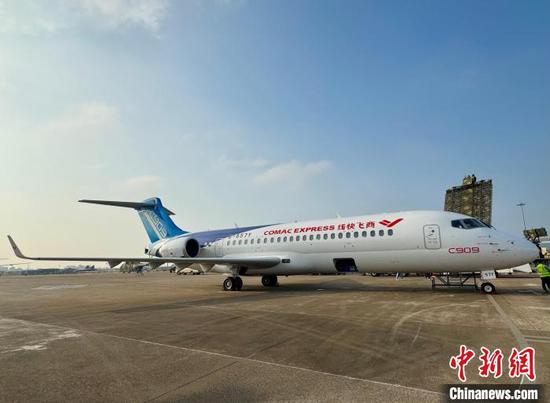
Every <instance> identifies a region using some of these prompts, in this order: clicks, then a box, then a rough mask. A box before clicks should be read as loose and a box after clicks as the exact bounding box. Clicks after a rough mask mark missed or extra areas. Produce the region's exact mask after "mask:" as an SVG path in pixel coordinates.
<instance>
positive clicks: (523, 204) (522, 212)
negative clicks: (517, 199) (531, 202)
mask: <svg viewBox="0 0 550 403" xmlns="http://www.w3.org/2000/svg"><path fill="white" fill-rule="evenodd" d="M516 206H518V207H519V208H521V217H522V218H523V229H524V230H526V229H527V225H525V212H524V211H523V207H524V206H526V204H525V203H524V202H521V203H518V204H516Z"/></svg>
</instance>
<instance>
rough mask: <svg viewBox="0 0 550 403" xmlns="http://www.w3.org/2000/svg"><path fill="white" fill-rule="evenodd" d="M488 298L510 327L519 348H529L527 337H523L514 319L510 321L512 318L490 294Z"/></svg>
mask: <svg viewBox="0 0 550 403" xmlns="http://www.w3.org/2000/svg"><path fill="white" fill-rule="evenodd" d="M487 298H489V301H490V302H491V304H493V306H494V307H495V309H496V310H497V312H498V314H499V315H500V317H501V318H502V320H503V321H504V322H505V323H506V324H507V325H508V327H509V328H510V330H511V331H512V334H513V335H514V337H515V338H516V340H517V342H518V344H519V346H520V347H521V348H522V349H523V348H525V347H527V346H528V344H527V340H525V337H524V336H523V334H522V333H521V332H520V330H519V329H518V327H517V326H516V324H515V323H514V322H513V321H512V319H510V317H509V316H508V314H507V313H506V312H504V310H503V309H502V308H501V307H500V305H499V304H498V302H497V301H496V300H495V298H494V297H493V296H492V295H490V294H487Z"/></svg>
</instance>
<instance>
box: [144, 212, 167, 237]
mask: <svg viewBox="0 0 550 403" xmlns="http://www.w3.org/2000/svg"><path fill="white" fill-rule="evenodd" d="M142 213H143V214H144V215H145V218H146V219H147V221H149V224H151V227H152V228H153V231H155V233H156V234H157V236H158V237H159V239H163V238H166V237H167V236H168V230H167V229H166V226H165V225H164V223H163V222H162V221H161V219H160V218H159V216H158V215H156V214H155V213H154V212H153V211H149V210H145V211H142Z"/></svg>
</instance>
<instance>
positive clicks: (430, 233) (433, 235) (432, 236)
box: [424, 224, 441, 249]
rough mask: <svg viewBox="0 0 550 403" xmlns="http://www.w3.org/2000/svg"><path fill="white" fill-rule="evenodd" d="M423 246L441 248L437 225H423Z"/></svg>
mask: <svg viewBox="0 0 550 403" xmlns="http://www.w3.org/2000/svg"><path fill="white" fill-rule="evenodd" d="M424 246H425V247H426V249H440V248H441V235H440V233H439V225H436V224H430V225H424Z"/></svg>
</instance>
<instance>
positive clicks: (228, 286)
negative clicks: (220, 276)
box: [223, 277, 235, 291]
mask: <svg viewBox="0 0 550 403" xmlns="http://www.w3.org/2000/svg"><path fill="white" fill-rule="evenodd" d="M223 290H224V291H235V279H234V278H233V277H226V278H225V280H223Z"/></svg>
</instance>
